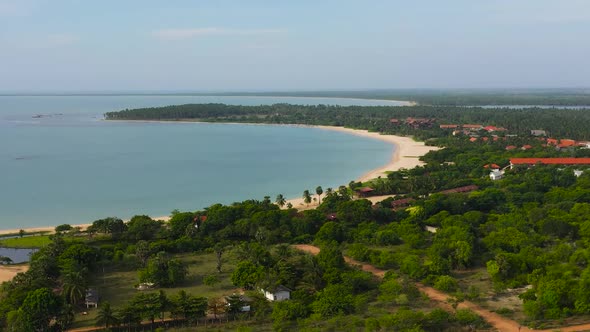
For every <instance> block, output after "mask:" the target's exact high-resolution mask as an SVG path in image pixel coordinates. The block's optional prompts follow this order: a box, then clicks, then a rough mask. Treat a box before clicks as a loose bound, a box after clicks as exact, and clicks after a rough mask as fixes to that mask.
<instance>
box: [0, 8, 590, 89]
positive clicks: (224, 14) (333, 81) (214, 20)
mask: <svg viewBox="0 0 590 332" xmlns="http://www.w3.org/2000/svg"><path fill="white" fill-rule="evenodd" d="M552 87H590V1H587V0H488V1H473V0H448V1H440V0H414V1H410V0H407V1H397V0H358V1H357V0H211V1H209V0H174V1H161V0H158V1H156V0H124V1H123V0H100V1H87V0H0V91H4V92H12V91H72V92H75V91H180V90H182V91H280V90H284V91H293V90H354V89H397V88H552Z"/></svg>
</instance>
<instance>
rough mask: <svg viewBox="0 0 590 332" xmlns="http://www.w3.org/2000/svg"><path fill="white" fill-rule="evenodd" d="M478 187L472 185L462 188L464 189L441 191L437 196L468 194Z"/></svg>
mask: <svg viewBox="0 0 590 332" xmlns="http://www.w3.org/2000/svg"><path fill="white" fill-rule="evenodd" d="M478 188H479V187H478V186H476V185H474V184H472V185H469V186H464V187H459V188H453V189H449V190H443V191H439V192H438V193H439V194H443V195H448V194H457V193H468V192H471V191H474V190H477V189H478Z"/></svg>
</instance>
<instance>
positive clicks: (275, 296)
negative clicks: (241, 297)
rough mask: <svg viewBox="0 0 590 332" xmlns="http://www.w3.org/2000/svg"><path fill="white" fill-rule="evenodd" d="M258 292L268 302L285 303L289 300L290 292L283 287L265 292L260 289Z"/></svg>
mask: <svg viewBox="0 0 590 332" xmlns="http://www.w3.org/2000/svg"><path fill="white" fill-rule="evenodd" d="M260 291H261V292H262V293H263V294H264V297H266V299H267V300H269V301H285V300H289V299H290V298H291V290H290V289H289V288H287V287H285V286H283V285H279V286H277V287H275V288H272V289H267V290H265V289H261V290H260Z"/></svg>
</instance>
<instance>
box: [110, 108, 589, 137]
mask: <svg viewBox="0 0 590 332" xmlns="http://www.w3.org/2000/svg"><path fill="white" fill-rule="evenodd" d="M105 117H106V119H107V120H198V121H208V122H244V123H276V124H306V125H329V126H344V127H349V128H359V129H368V130H370V131H376V132H381V133H395V134H402V135H412V136H415V137H416V138H418V139H428V138H431V137H440V136H443V135H445V133H448V132H445V131H443V130H440V129H439V128H438V125H439V124H473V123H476V124H483V125H484V126H486V125H494V126H500V127H504V128H506V129H508V131H509V132H510V133H511V134H517V135H530V130H532V129H542V130H545V131H546V132H547V133H548V134H549V135H551V136H554V137H557V138H571V139H590V131H588V130H587V124H588V123H590V112H589V111H588V110H587V109H580V110H563V109H540V108H527V109H505V108H479V107H470V108H466V107H433V106H406V107H392V106H347V107H343V106H327V105H317V106H313V105H290V104H275V105H261V106H235V105H225V104H187V105H178V106H167V107H154V108H139V109H132V110H123V111H120V112H110V113H106V114H105ZM407 117H416V118H429V119H434V124H433V125H432V128H422V127H421V128H418V129H419V130H416V128H413V127H409V126H403V125H400V124H393V123H391V122H390V119H400V120H404V119H406V118H407ZM424 129H428V130H424Z"/></svg>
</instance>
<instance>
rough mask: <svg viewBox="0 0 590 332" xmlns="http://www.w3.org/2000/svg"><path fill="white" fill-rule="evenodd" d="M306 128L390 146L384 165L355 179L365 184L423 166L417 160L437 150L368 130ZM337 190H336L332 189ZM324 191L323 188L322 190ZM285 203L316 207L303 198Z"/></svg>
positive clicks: (316, 203) (399, 137)
mask: <svg viewBox="0 0 590 332" xmlns="http://www.w3.org/2000/svg"><path fill="white" fill-rule="evenodd" d="M307 127H315V128H320V129H323V130H332V131H339V132H342V133H347V134H351V135H356V136H361V137H366V138H371V139H377V140H380V141H383V142H387V143H389V144H391V145H392V156H391V159H390V161H389V163H387V164H386V165H383V166H381V167H378V168H376V169H374V170H371V171H369V172H367V173H365V174H363V175H361V176H360V177H359V178H357V179H355V181H356V182H366V181H368V180H371V179H376V178H378V177H380V176H381V177H386V176H387V172H391V171H398V170H400V169H411V168H414V167H416V166H420V165H423V164H424V163H423V162H421V161H420V160H419V158H420V157H421V156H423V155H425V154H426V153H428V152H429V151H434V150H438V147H436V146H427V145H425V144H424V142H416V141H414V140H413V139H412V138H411V137H405V136H395V135H381V134H380V133H374V132H369V131H368V130H360V129H350V128H344V127H331V126H307ZM342 184H343V185H347V184H348V183H342ZM313 189H314V188H310V192H311V193H312V198H317V195H315V191H314V190H313ZM333 189H337V188H333ZM324 190H325V188H324ZM287 203H291V204H292V205H293V207H295V208H297V209H300V210H306V209H311V208H314V207H316V206H318V203H319V202H318V201H312V202H311V203H310V204H305V203H304V202H303V198H302V197H299V198H290V199H288V200H287Z"/></svg>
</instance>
